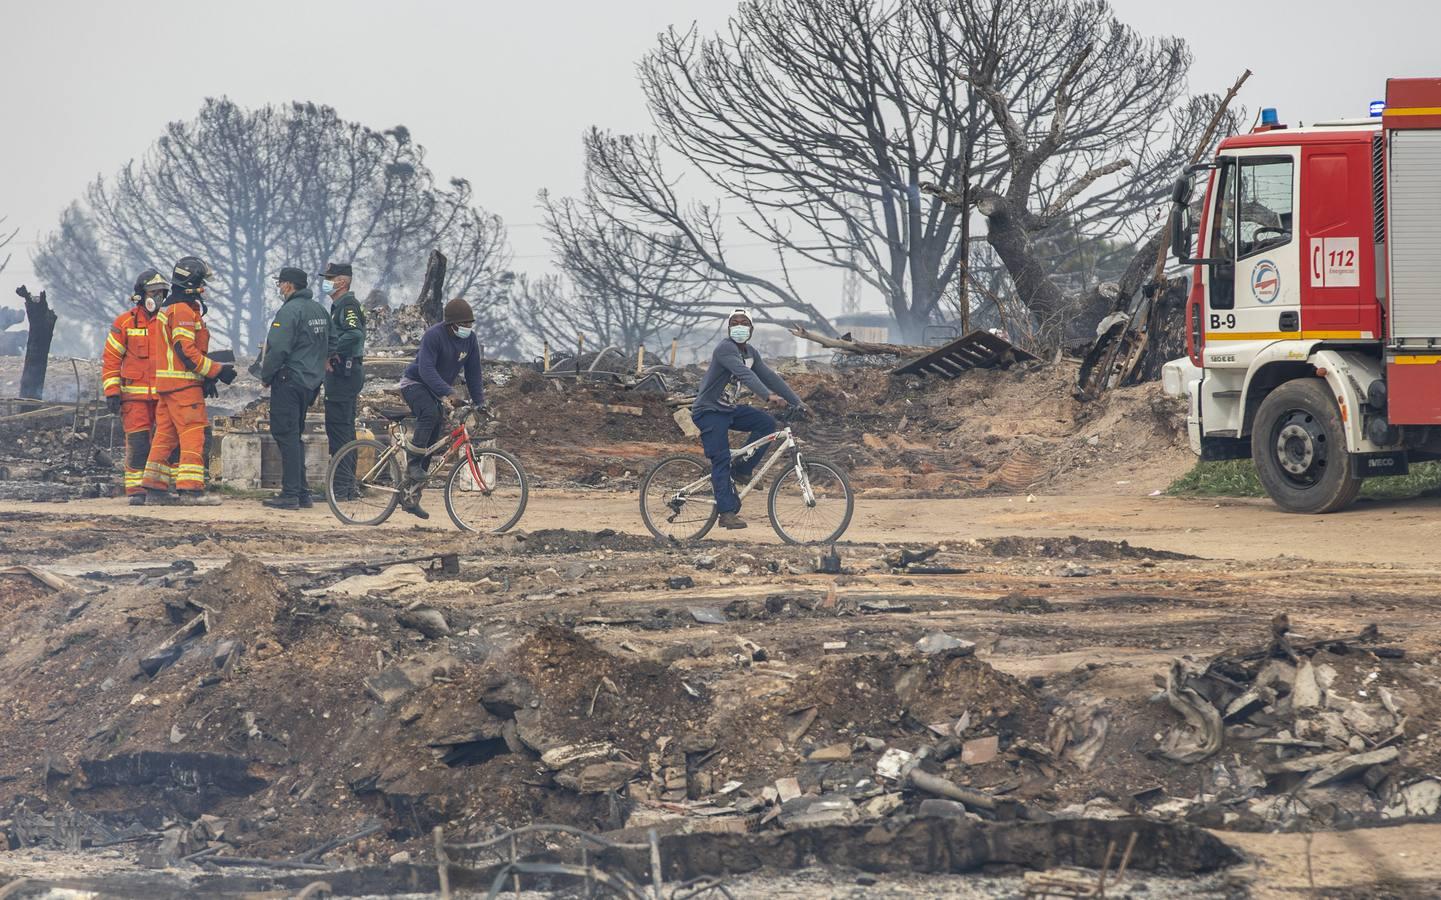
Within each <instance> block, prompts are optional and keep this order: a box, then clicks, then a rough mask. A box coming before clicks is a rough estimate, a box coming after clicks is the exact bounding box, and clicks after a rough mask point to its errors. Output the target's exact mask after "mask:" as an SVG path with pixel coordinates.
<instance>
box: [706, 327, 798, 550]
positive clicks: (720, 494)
mask: <svg viewBox="0 0 1441 900" xmlns="http://www.w3.org/2000/svg"><path fill="white" fill-rule="evenodd" d="M727 327H728V331H727V333H726V337H724V338H722V339H721V342H720V343H719V344H717V345H716V348H715V352H713V353H712V354H711V358H710V368H709V369H707V370H706V373H705V378H703V379H701V383H700V390H699V391H698V392H697V393H696V398H695V402H694V403H692V404H691V408H690V417H691V421H693V422H695V424H696V427H697V428H699V429H700V440H701V446H703V447H704V448H705V455H706V459H709V460H710V472H711V487H712V488H713V489H714V491H715V502H716V508H717V509H718V510H719V511H720V524H721V527H722V528H744V527H746V523H745V520H744V519H742V518H741V517H740V516H739V515H738V514H737V513H738V512H739V510H740V508H741V501H740V498H739V497H737V496H736V490H735V485H736V484H746V483H748V482H749V481H750V480H751V473H753V472H754V471H755V468H756V466H758V465H760V461H761V460H762V459H764V458H765V455H766V451H768V450H769V449H770V446H769V445H766V446H764V447H761V449H760V451H759V452H757V453H756V454H755V455H754V456H752V457H751V458H750V459H748V460H744V461H742V462H738V463H736V464H735V465H734V466H732V465H731V448H730V432H732V431H747V432H750V435H749V436H748V437H747V438H746V443H747V444H749V443H753V442H755V441H758V440H760V439H761V438H763V437H765V436H766V435H768V434H771V433H772V432H774V431H775V430H776V420H775V419H774V418H772V417H771V415H770V413H767V412H766V411H764V410H760V409H756V408H755V407H752V406H737V405H736V395H737V394H738V393H739V391H740V386H741V385H744V386H746V387H748V388H750V390H751V393H753V394H755V395H756V396H757V397H759V398H761V399H762V400H764V401H766V402H767V403H768V404H770V405H771V406H780V407H784V406H793V407H795V408H796V409H804V408H805V404H803V403H802V402H801V398H800V397H797V396H796V393H795V391H793V390H791V389H790V386H789V385H787V384H786V383H785V380H784V379H782V378H781V377H780V376H779V375H777V374H776V373H775V371H774V370H773V369H771V367H770V366H768V365H766V364H765V361H764V360H762V359H761V356H760V354H759V353H757V352H756V349H755V348H754V347H752V346H750V345H749V342H750V339H751V334H752V333H753V332H754V331H755V326H754V324H753V323H752V322H751V317H750V315H749V314H748V313H747V312H746V311H745V310H743V309H738V310H735V311H734V312H732V313H731V316H730V321H729V323H728V326H727Z"/></svg>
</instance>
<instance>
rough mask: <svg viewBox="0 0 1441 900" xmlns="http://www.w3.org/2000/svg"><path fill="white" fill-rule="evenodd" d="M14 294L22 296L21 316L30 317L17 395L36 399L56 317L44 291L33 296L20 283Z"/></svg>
mask: <svg viewBox="0 0 1441 900" xmlns="http://www.w3.org/2000/svg"><path fill="white" fill-rule="evenodd" d="M15 293H17V294H19V295H20V296H21V297H23V298H25V316H26V318H28V319H29V320H30V338H29V340H28V341H26V343H25V367H24V368H23V369H21V371H20V396H21V397H23V398H25V399H27V400H39V399H41V398H42V397H43V396H44V394H45V369H46V366H48V365H49V363H50V341H51V339H52V338H54V337H55V322H56V321H57V319H58V317H57V316H56V315H55V311H54V310H52V309H51V308H50V304H49V303H48V302H47V301H46V299H45V292H44V291H41V292H40V296H39V297H36V296H33V295H32V294H31V293H30V291H29V290H28V289H27V288H26V287H25V285H23V284H22V285H21V286H20V287H18V288H16V290H15Z"/></svg>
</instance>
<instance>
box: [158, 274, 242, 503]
mask: <svg viewBox="0 0 1441 900" xmlns="http://www.w3.org/2000/svg"><path fill="white" fill-rule="evenodd" d="M210 274H211V271H210V267H209V266H207V265H206V264H205V262H204V261H202V260H200V259H197V258H196V257H194V256H186V257H184V258H182V259H180V260H179V261H178V262H176V263H175V270H174V272H173V273H172V274H171V276H170V296H169V298H167V299H166V301H165V305H164V306H162V307H161V308H160V312H159V313H158V314H157V315H156V317H155V327H154V329H153V330H152V332H151V333H152V335H153V342H152V343H151V347H150V352H151V355H152V356H154V358H155V393H156V394H157V404H156V417H155V439H154V440H153V441H151V442H150V458H149V459H148V460H146V463H145V475H144V477H143V478H142V479H141V481H140V483H141V485H143V486H144V488H145V493H146V497H147V502H150V503H177V502H178V503H180V504H182V505H186V506H216V505H219V503H220V501H219V500H218V499H216V498H214V497H207V496H206V495H205V423H206V417H205V398H206V396H212V397H213V396H215V382H216V381H222V382H224V383H225V384H230V383H231V382H232V381H234V380H235V367H234V366H232V365H229V364H226V365H221V364H220V363H218V362H216V361H215V360H213V359H211V358H210V357H208V356H206V355H205V354H206V351H208V350H209V349H210V332H209V331H208V330H206V328H205V318H204V316H205V301H204V300H203V299H202V296H201V295H203V294H204V293H205V281H206V279H208V278H209V277H210ZM177 446H179V448H180V462H179V464H178V465H176V466H175V468H174V470H173V471H172V470H171V468H170V465H169V460H170V454H171V451H173V450H174V449H175V448H176V447H177ZM172 474H173V476H174V479H175V489H176V491H177V495H178V496H177V498H176V499H172V498H171V496H170V494H169V493H167V492H166V487H167V485H168V482H169V480H170V477H171V476H172Z"/></svg>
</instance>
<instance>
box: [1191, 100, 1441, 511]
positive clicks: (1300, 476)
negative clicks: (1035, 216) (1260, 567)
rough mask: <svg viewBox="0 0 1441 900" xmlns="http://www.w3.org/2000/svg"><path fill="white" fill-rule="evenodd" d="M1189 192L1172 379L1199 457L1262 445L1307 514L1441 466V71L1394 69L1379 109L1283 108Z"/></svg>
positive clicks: (1273, 491) (1250, 452)
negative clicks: (1317, 116) (1293, 119)
mask: <svg viewBox="0 0 1441 900" xmlns="http://www.w3.org/2000/svg"><path fill="white" fill-rule="evenodd" d="M1378 113H1379V115H1378ZM1198 182H1203V185H1198ZM1198 186H1203V187H1204V190H1203V192H1201V193H1200V194H1199V196H1198V195H1197V190H1196V188H1197V187H1198ZM1172 201H1173V210H1172V219H1171V230H1172V231H1171V240H1172V252H1173V253H1174V254H1175V255H1176V257H1177V259H1179V260H1180V261H1181V263H1183V264H1185V265H1189V266H1192V279H1191V291H1190V295H1189V298H1188V302H1187V309H1186V321H1187V335H1186V349H1187V358H1185V359H1178V360H1175V361H1173V362H1170V363H1168V364H1167V365H1166V367H1165V370H1164V382H1165V387H1166V391H1167V393H1169V394H1172V395H1173V396H1179V397H1186V398H1188V399H1189V401H1190V413H1189V415H1188V417H1187V426H1188V431H1189V433H1190V441H1191V449H1192V450H1193V451H1195V452H1196V453H1197V454H1199V455H1200V456H1201V458H1203V459H1240V458H1245V457H1248V456H1249V457H1250V458H1251V459H1252V460H1253V461H1254V464H1255V466H1256V471H1257V474H1258V475H1259V476H1260V480H1261V483H1262V484H1263V485H1264V486H1265V488H1266V492H1267V493H1268V494H1269V495H1270V496H1271V498H1272V500H1274V501H1275V502H1276V504H1277V505H1278V506H1280V507H1281V508H1282V509H1285V510H1288V511H1290V512H1304V513H1324V512H1333V511H1335V510H1339V509H1342V508H1343V507H1345V506H1347V505H1348V504H1350V503H1351V502H1352V501H1353V500H1355V499H1356V494H1357V492H1358V491H1359V490H1360V488H1361V481H1362V480H1363V479H1365V478H1368V477H1372V476H1379V475H1401V474H1405V473H1406V471H1407V467H1408V465H1409V463H1410V462H1412V461H1418V460H1427V459H1441V427H1437V426H1441V78H1406V79H1399V78H1398V79H1391V80H1390V81H1388V82H1387V84H1386V99H1385V102H1384V107H1383V105H1382V104H1381V103H1373V104H1372V117H1371V118H1366V119H1358V120H1344V121H1336V122H1320V123H1316V124H1313V125H1310V126H1308V127H1304V128H1287V127H1285V126H1284V125H1281V124H1280V123H1279V121H1278V120H1277V117H1276V115H1275V112H1274V110H1269V109H1268V110H1265V111H1263V114H1262V120H1261V125H1260V127H1258V128H1257V129H1256V130H1255V131H1253V132H1252V133H1250V134H1246V135H1238V136H1235V137H1231V138H1227V139H1226V140H1224V141H1222V142H1221V145H1220V147H1219V149H1218V151H1217V154H1216V158H1215V159H1213V160H1211V161H1210V162H1207V163H1203V164H1201V165H1198V166H1193V167H1192V168H1191V169H1188V170H1187V171H1186V172H1185V174H1184V175H1183V176H1182V177H1181V178H1180V179H1179V180H1178V181H1177V182H1176V186H1175V190H1174V191H1173V193H1172ZM1197 201H1199V202H1197Z"/></svg>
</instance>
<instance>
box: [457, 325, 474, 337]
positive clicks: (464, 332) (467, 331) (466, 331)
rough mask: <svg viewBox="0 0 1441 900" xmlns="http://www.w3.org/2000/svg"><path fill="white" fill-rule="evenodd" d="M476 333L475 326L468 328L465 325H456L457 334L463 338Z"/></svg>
mask: <svg viewBox="0 0 1441 900" xmlns="http://www.w3.org/2000/svg"><path fill="white" fill-rule="evenodd" d="M474 333H475V329H473V328H467V327H465V326H464V325H457V326H455V336H456V337H458V338H460V339H461V340H464V339H465V338H468V337H470V336H471V335H472V334H474Z"/></svg>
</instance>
